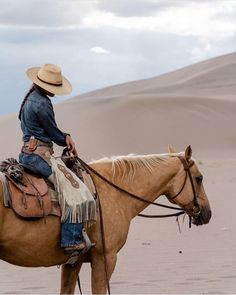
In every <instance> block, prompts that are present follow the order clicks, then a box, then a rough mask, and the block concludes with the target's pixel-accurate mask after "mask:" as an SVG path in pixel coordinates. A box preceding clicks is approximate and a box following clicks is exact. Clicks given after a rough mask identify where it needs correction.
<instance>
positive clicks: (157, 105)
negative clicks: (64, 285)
mask: <svg viewBox="0 0 236 295" xmlns="http://www.w3.org/2000/svg"><path fill="white" fill-rule="evenodd" d="M235 74H236V53H233V54H229V55H225V56H221V57H218V58H214V59H210V60H207V61H204V62H201V63H198V64H195V65H192V66H189V67H186V68H184V69H180V70H177V71H174V72H171V73H167V74H165V75H161V76H158V77H154V78H151V79H146V80H141V81H134V82H129V83H125V84H122V85H116V86H112V87H108V88H105V89H100V90H96V91H93V92H91V93H88V94H84V95H81V96H78V97H74V98H72V99H70V100H69V101H67V102H64V103H61V104H58V105H56V106H55V111H56V117H57V120H58V123H59V126H60V127H61V129H63V130H64V131H68V132H70V133H71V134H72V135H73V137H74V138H75V139H76V143H77V146H78V149H79V153H80V156H81V157H83V158H84V159H86V160H91V159H93V158H95V159H97V158H100V157H103V156H109V155H115V154H128V153H139V154H150V153H163V152H166V151H167V144H168V143H171V144H173V145H174V146H176V148H177V150H178V151H180V150H183V149H184V148H185V146H186V145H188V144H191V145H192V147H193V151H194V156H195V158H197V159H198V160H201V162H199V163H201V166H200V168H201V171H202V172H203V175H204V177H205V180H204V182H205V188H206V191H207V193H208V195H209V198H210V202H211V206H212V211H213V218H212V221H211V222H210V224H209V225H207V226H204V227H201V228H199V227H198V228H196V227H194V228H193V229H192V230H191V231H190V230H188V229H187V225H186V224H185V225H184V226H183V234H182V235H179V233H178V230H177V226H176V225H175V224H174V222H173V219H171V220H158V221H156V220H155V221H150V220H143V219H138V218H137V219H135V220H134V222H133V226H132V228H131V232H130V236H129V240H128V243H127V245H126V247H125V248H124V249H123V250H122V251H121V253H120V255H119V260H118V265H117V267H116V270H115V273H114V276H113V278H112V282H111V287H112V292H113V293H123V294H124V293H131V294H136V293H149V294H157V293H158V294H193V293H195V294H230V293H231V294H232V293H234V294H235V293H236V283H235V277H236V276H235V270H236V260H235V255H234V252H235V228H236V226H235V212H234V211H235V210H234V208H235V205H236V204H235V175H236V165H235V164H236V162H235V160H236V159H235V149H236V136H235V125H236V124H235V123H236V118H235V114H236V97H235V93H236V92H235V90H236V83H235V77H236V75H235ZM0 133H1V135H2V139H1V158H5V157H9V156H17V153H18V152H19V150H20V146H21V132H20V128H19V122H18V121H17V118H16V115H10V116H5V117H1V118H0ZM57 153H59V150H57ZM148 210H151V209H148ZM154 211H155V210H154ZM151 212H152V213H153V211H151ZM155 213H156V211H155ZM158 213H160V212H158ZM154 233H155V234H154ZM180 250H181V252H179V251H180ZM180 253H181V254H180ZM0 264H1V267H0V276H1V282H0V293H18V294H22V293H28V294H32V293H42V294H47V293H55V292H58V288H59V287H58V286H59V273H58V271H57V270H56V268H51V269H47V270H46V269H34V270H29V269H25V270H24V271H22V268H18V267H14V266H10V265H8V264H6V263H4V262H0ZM9 273H11V275H10V276H9ZM39 276H40V282H39V281H38V277H39ZM82 282H83V284H82V286H83V290H84V292H85V293H88V292H90V288H89V267H88V266H85V270H84V271H83V272H82Z"/></svg>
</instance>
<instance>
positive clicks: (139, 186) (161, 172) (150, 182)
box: [94, 157, 179, 217]
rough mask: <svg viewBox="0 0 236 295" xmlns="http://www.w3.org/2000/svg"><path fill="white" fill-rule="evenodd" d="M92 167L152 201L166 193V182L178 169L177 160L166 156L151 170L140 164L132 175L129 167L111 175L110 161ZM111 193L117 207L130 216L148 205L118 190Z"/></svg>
mask: <svg viewBox="0 0 236 295" xmlns="http://www.w3.org/2000/svg"><path fill="white" fill-rule="evenodd" d="M94 168H95V169H96V168H98V169H99V171H100V172H101V174H103V175H104V176H105V177H107V178H109V179H110V180H111V181H112V182H113V183H115V184H116V185H118V186H119V187H121V188H123V189H125V190H127V191H128V192H131V193H133V194H135V195H137V196H140V197H142V198H143V199H145V200H147V201H154V200H155V199H157V198H158V197H159V196H161V195H164V194H165V193H166V191H167V185H168V183H169V182H170V180H171V179H172V178H173V176H174V175H175V174H176V173H177V171H178V169H179V161H178V159H177V158H176V157H169V158H166V159H165V161H160V162H159V163H158V164H157V165H156V167H155V166H154V167H153V168H152V171H151V172H150V171H148V169H147V168H146V167H145V166H142V165H141V166H140V167H139V168H138V169H136V170H135V172H134V174H133V175H132V176H131V175H130V171H129V169H124V170H120V171H119V169H118V171H117V174H115V175H113V171H112V170H113V169H112V163H106V164H104V165H101V166H100V165H98V166H97V167H96V166H94ZM112 175H113V177H112ZM111 194H112V196H111V197H113V198H116V201H117V202H119V207H120V208H121V207H123V208H124V210H128V211H129V213H130V214H131V216H132V217H134V216H136V215H137V214H138V213H140V212H141V211H142V210H144V209H145V208H146V207H147V206H148V204H147V203H144V202H141V201H138V200H136V199H134V198H132V197H130V196H128V195H127V194H126V193H124V192H119V191H118V190H116V191H115V193H112V192H111Z"/></svg>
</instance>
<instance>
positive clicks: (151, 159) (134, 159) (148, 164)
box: [91, 153, 179, 181]
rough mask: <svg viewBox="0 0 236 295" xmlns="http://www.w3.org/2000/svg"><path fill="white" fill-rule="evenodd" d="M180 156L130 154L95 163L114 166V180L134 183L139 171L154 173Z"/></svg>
mask: <svg viewBox="0 0 236 295" xmlns="http://www.w3.org/2000/svg"><path fill="white" fill-rule="evenodd" d="M177 155H179V154H174V153H171V154H170V153H167V154H154V155H135V154H130V155H127V156H112V157H110V158H102V159H100V160H97V161H93V162H92V163H91V164H95V163H107V162H110V163H111V165H112V174H113V179H114V178H115V177H121V180H124V179H126V180H127V181H132V179H133V177H134V176H135V173H136V172H137V170H139V169H144V170H145V172H147V173H150V174H151V173H152V172H153V169H154V168H157V166H160V164H161V163H166V162H167V160H168V159H170V158H173V157H176V156H177Z"/></svg>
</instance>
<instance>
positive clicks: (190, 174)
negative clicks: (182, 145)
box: [166, 146, 211, 225]
mask: <svg viewBox="0 0 236 295" xmlns="http://www.w3.org/2000/svg"><path fill="white" fill-rule="evenodd" d="M169 151H170V152H171V153H173V152H174V149H173V147H169ZM177 157H178V158H179V162H178V164H179V169H177V174H175V175H174V177H173V178H172V180H171V181H170V183H169V184H168V192H167V193H166V197H167V198H168V200H169V201H170V202H171V203H174V204H177V205H179V206H180V207H181V208H183V209H184V210H185V211H186V213H187V214H188V215H189V216H190V217H191V218H192V222H193V224H195V225H202V224H206V223H208V222H209V221H210V219H211V209H210V204H209V201H208V198H207V195H206V193H205V190H204V186H203V175H202V173H201V172H200V170H199V168H198V166H197V164H196V162H195V161H194V160H193V159H192V149H191V146H188V147H187V148H186V150H185V153H183V154H182V155H181V154H177Z"/></svg>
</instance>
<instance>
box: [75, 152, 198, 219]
mask: <svg viewBox="0 0 236 295" xmlns="http://www.w3.org/2000/svg"><path fill="white" fill-rule="evenodd" d="M178 158H179V160H180V161H181V163H182V164H183V166H184V170H185V171H186V174H185V178H184V183H183V185H182V187H181V189H180V191H179V192H178V193H177V194H176V195H175V196H173V197H170V196H168V197H167V198H168V199H169V200H174V199H176V198H177V197H178V196H179V195H180V194H181V193H182V191H183V190H184V187H185V185H186V182H187V177H188V176H189V179H190V183H191V186H192V191H193V197H194V199H193V201H194V205H197V194H196V190H195V187H194V183H193V177H192V173H191V171H190V168H191V167H192V166H193V165H194V161H193V160H191V161H187V160H186V159H185V158H184V157H182V156H178ZM77 160H78V161H79V162H80V163H81V165H82V166H83V167H84V168H85V169H86V170H89V171H90V172H92V173H93V174H95V175H96V176H98V177H99V178H100V179H102V180H103V181H104V182H106V183H107V184H109V185H110V186H112V187H114V188H115V189H117V190H119V191H121V192H123V193H125V194H126V195H128V196H129V197H131V198H133V199H136V200H139V201H141V202H143V203H147V204H149V205H154V206H159V207H162V208H166V209H171V210H178V211H180V212H177V213H173V214H162V215H146V214H138V216H140V217H146V218H165V217H178V216H180V215H183V214H185V213H186V211H185V210H184V209H182V208H178V207H173V206H168V205H164V204H159V203H157V202H152V201H149V200H146V199H144V198H142V197H140V196H137V195H135V194H133V193H131V192H129V191H127V190H125V189H123V188H121V187H120V186H118V185H116V184H115V183H113V182H111V181H110V180H108V179H107V178H105V177H104V176H103V175H101V174H100V173H99V172H97V171H96V170H95V169H93V168H92V167H91V166H89V165H88V164H87V163H85V162H84V161H83V160H82V159H80V158H79V157H77ZM199 213H200V212H199Z"/></svg>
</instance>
